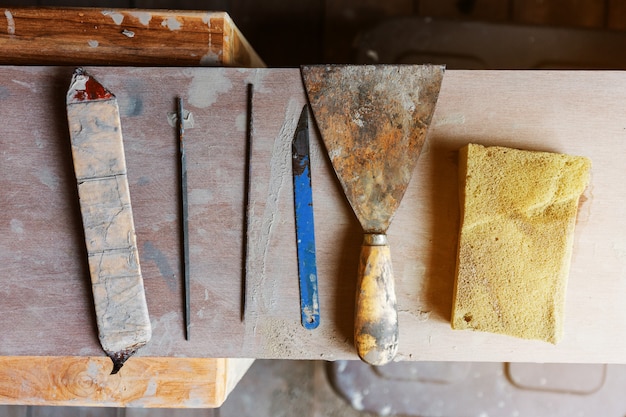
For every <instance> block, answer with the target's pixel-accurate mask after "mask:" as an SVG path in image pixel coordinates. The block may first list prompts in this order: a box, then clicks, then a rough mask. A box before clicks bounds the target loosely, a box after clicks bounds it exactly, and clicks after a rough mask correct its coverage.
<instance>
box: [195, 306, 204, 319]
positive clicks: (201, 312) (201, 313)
mask: <svg viewBox="0 0 626 417" xmlns="http://www.w3.org/2000/svg"><path fill="white" fill-rule="evenodd" d="M196 314H197V316H198V317H199V318H201V319H202V318H204V308H201V309H200V310H198V312H197V313H196Z"/></svg>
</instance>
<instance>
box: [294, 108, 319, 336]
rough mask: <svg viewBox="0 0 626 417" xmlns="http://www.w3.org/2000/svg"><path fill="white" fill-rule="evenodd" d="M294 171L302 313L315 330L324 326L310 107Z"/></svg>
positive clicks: (298, 138)
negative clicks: (319, 277) (316, 246)
mask: <svg viewBox="0 0 626 417" xmlns="http://www.w3.org/2000/svg"><path fill="white" fill-rule="evenodd" d="M291 150H292V157H293V159H292V169H293V192H294V205H295V213H296V242H297V248H298V276H299V278H300V312H301V314H302V325H303V326H304V327H305V328H306V329H315V328H316V327H317V326H318V325H319V323H320V305H319V296H318V290H317V266H316V263H315V228H314V224H315V223H314V220H313V193H312V190H311V161H310V158H309V107H308V105H305V106H304V108H303V109H302V113H301V114H300V120H299V121H298V127H297V128H296V133H295V135H294V137H293V142H292V145H291Z"/></svg>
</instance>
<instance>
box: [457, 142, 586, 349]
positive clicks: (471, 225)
mask: <svg viewBox="0 0 626 417" xmlns="http://www.w3.org/2000/svg"><path fill="white" fill-rule="evenodd" d="M590 169H591V161H590V160H589V159H588V158H585V157H579V156H570V155H563V154H558V153H549V152H532V151H523V150H518V149H511V148H505V147H495V146H494V147H485V146H481V145H475V144H470V145H468V146H466V147H464V148H463V149H461V151H460V152H459V175H460V203H461V227H460V233H459V246H458V255H457V271H456V281H455V288H454V300H453V307H452V328H454V329H473V330H479V331H486V332H493V333H502V334H507V335H510V336H516V337H520V338H524V339H539V340H544V341H546V342H550V343H557V342H558V341H559V340H560V339H561V337H562V335H563V316H564V313H563V308H564V304H565V290H566V286H567V277H568V275H569V265H570V260H571V255H572V247H573V242H574V227H575V224H576V214H577V211H578V201H579V198H580V195H581V194H582V193H583V191H584V190H585V187H586V186H587V184H588V182H589V176H590Z"/></svg>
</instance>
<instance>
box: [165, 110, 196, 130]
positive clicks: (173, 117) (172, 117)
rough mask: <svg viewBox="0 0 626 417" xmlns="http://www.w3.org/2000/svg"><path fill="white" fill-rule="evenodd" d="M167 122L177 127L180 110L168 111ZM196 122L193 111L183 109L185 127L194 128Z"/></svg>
mask: <svg viewBox="0 0 626 417" xmlns="http://www.w3.org/2000/svg"><path fill="white" fill-rule="evenodd" d="M167 123H168V124H169V125H170V126H172V127H177V124H178V112H175V111H172V112H169V113H167ZM194 124H195V121H194V120H193V113H192V112H190V111H189V110H187V109H183V127H184V128H185V129H192V128H193V126H194Z"/></svg>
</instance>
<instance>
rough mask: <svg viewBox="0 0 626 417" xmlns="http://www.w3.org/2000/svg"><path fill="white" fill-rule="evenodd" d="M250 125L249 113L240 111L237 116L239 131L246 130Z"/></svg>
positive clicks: (236, 125)
mask: <svg viewBox="0 0 626 417" xmlns="http://www.w3.org/2000/svg"><path fill="white" fill-rule="evenodd" d="M247 125H248V114H247V113H246V112H243V113H239V114H238V115H237V117H236V118H235V128H236V129H237V132H245V131H246V128H247Z"/></svg>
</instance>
